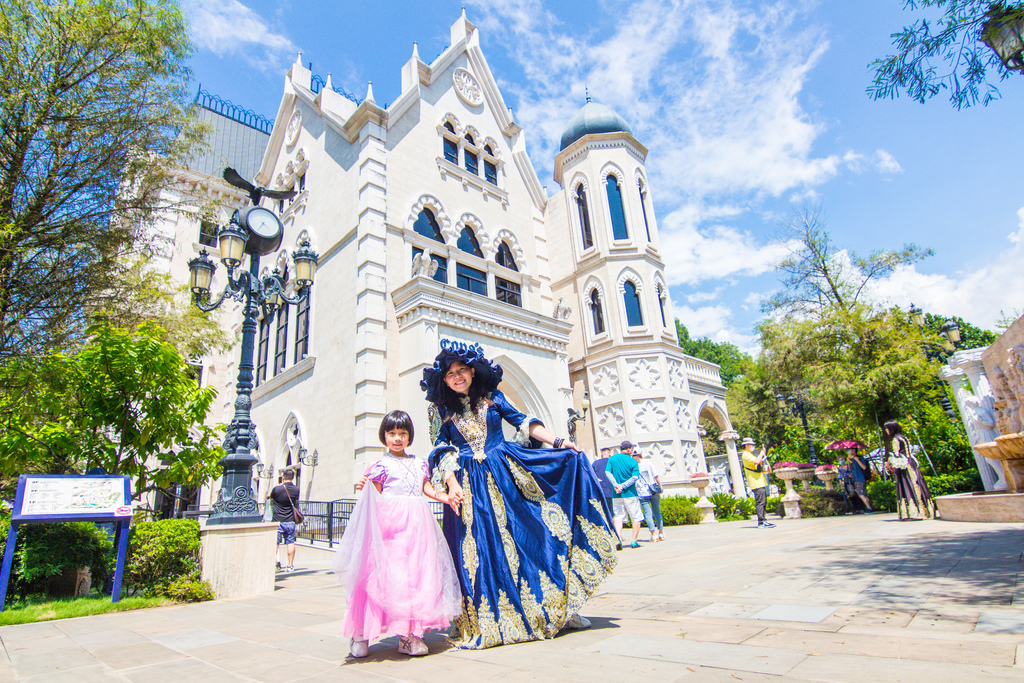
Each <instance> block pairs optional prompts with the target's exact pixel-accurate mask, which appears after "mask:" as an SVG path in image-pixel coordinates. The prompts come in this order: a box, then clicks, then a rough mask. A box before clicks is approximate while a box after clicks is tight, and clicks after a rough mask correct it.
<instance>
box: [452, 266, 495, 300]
mask: <svg viewBox="0 0 1024 683" xmlns="http://www.w3.org/2000/svg"><path fill="white" fill-rule="evenodd" d="M455 286H456V287H458V288H459V289H464V290H466V291H467V292H473V293H474V294H482V295H484V296H487V274H486V273H484V272H483V271H482V270H477V269H476V268H470V267H469V266H467V265H465V264H462V263H456V264H455Z"/></svg>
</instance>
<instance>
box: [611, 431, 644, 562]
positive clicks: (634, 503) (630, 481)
mask: <svg viewBox="0 0 1024 683" xmlns="http://www.w3.org/2000/svg"><path fill="white" fill-rule="evenodd" d="M633 448H634V446H633V444H632V442H630V441H628V440H627V441H623V442H622V443H621V444H619V452H618V453H616V454H615V455H613V456H612V457H611V458H609V459H608V469H607V472H606V474H605V478H607V479H608V481H609V483H611V485H612V487H613V488H614V489H615V494H614V496H613V498H612V502H613V504H614V508H615V512H614V515H615V533H617V534H619V537H620V538H621V537H622V525H623V523H625V521H626V514H627V513H628V514H629V521H630V523H631V525H632V527H633V542H632V543H630V544H629V547H630V548H639V547H640V544H639V543H637V539H638V538H639V537H640V522H641V521H642V520H643V509H642V508H641V507H640V493H639V491H637V490H636V482H637V480H638V479H640V467H639V465H637V464H636V460H634V459H633Z"/></svg>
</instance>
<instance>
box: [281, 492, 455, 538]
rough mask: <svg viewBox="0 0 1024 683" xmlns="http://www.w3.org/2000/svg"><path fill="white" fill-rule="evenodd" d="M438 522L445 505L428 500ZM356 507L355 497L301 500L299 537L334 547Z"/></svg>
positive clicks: (297, 532) (297, 536) (297, 531)
mask: <svg viewBox="0 0 1024 683" xmlns="http://www.w3.org/2000/svg"><path fill="white" fill-rule="evenodd" d="M427 504H428V505H430V510H431V512H433V513H434V517H435V518H436V519H437V521H438V522H440V521H441V517H442V515H443V513H444V506H443V505H442V504H441V503H438V502H437V501H434V500H431V501H427ZM355 507H356V500H355V498H341V499H338V500H300V501H299V509H301V510H302V514H303V516H304V517H305V519H304V520H303V522H302V526H301V527H299V528H298V529H297V530H296V532H295V537H296V538H297V539H302V540H304V541H308V542H310V543H313V544H317V545H320V544H325V545H326V546H327V547H328V548H333V547H334V546H335V545H336V544H337V543H338V542H339V541H341V537H342V535H343V534H344V533H345V527H347V526H348V519H349V517H350V516H351V515H352V510H354V509H355Z"/></svg>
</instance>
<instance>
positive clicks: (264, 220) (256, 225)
mask: <svg viewBox="0 0 1024 683" xmlns="http://www.w3.org/2000/svg"><path fill="white" fill-rule="evenodd" d="M245 222H246V225H247V226H248V228H249V230H251V231H252V232H253V233H255V234H257V235H259V236H260V237H263V238H266V239H271V238H274V237H277V235H278V234H279V233H280V232H281V221H279V220H278V219H277V216H275V215H274V214H273V212H271V211H268V210H267V209H264V208H263V207H262V206H254V207H252V208H251V209H249V214H248V215H247V216H246V221H245Z"/></svg>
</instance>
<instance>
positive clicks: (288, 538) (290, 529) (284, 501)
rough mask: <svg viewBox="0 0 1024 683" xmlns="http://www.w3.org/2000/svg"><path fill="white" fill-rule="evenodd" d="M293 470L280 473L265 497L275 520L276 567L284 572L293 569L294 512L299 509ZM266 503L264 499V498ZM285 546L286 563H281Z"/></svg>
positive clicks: (297, 491)
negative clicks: (271, 504) (275, 484)
mask: <svg viewBox="0 0 1024 683" xmlns="http://www.w3.org/2000/svg"><path fill="white" fill-rule="evenodd" d="M294 479H295V472H294V471H293V470H285V471H284V472H283V473H282V475H281V483H280V484H278V485H277V486H275V487H274V488H272V489H271V490H270V493H268V494H267V498H269V499H270V500H271V502H272V503H273V509H274V519H273V521H275V522H277V569H278V570H281V571H284V572H292V571H295V512H296V510H298V511H299V514H300V515H301V514H302V511H301V509H300V508H299V502H298V501H299V487H298V486H296V485H295V484H294V483H293V480H294ZM264 504H266V499H264ZM282 545H283V546H284V548H285V557H286V561H287V562H288V564H286V565H284V566H282V565H281V546H282Z"/></svg>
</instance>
